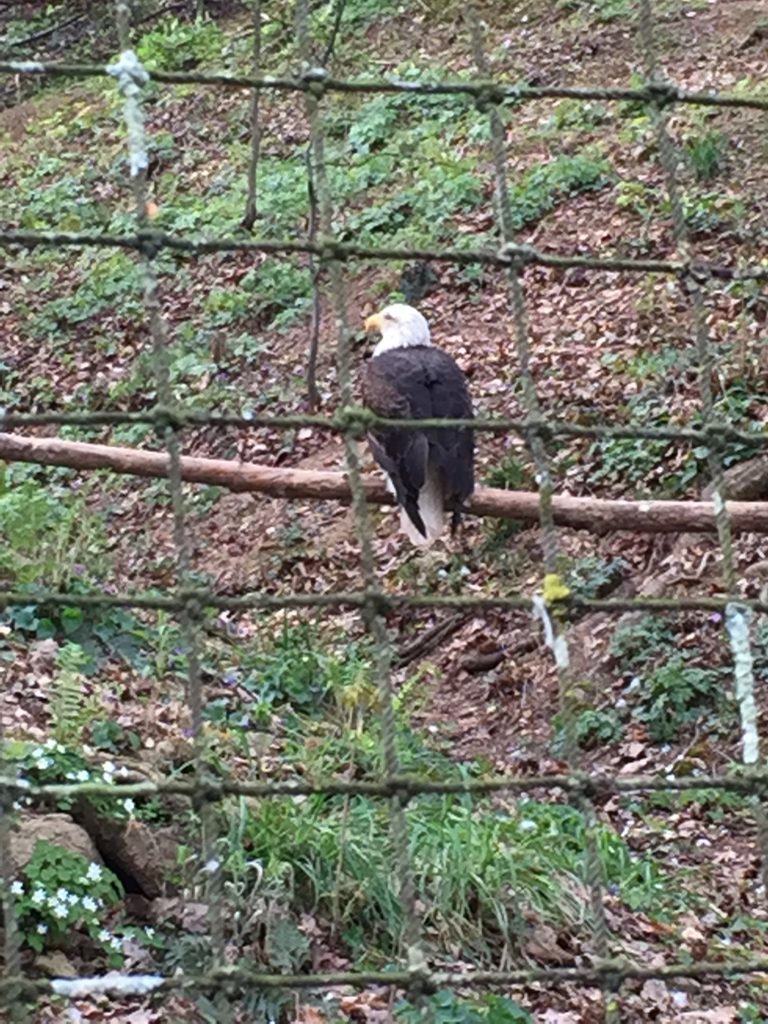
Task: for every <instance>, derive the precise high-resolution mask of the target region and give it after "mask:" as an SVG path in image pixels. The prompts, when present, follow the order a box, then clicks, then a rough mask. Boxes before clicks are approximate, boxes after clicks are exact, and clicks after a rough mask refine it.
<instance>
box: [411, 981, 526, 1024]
mask: <svg viewBox="0 0 768 1024" xmlns="http://www.w3.org/2000/svg"><path fill="white" fill-rule="evenodd" d="M394 1016H395V1020H398V1021H402V1022H403V1024H421V1022H422V1021H427V1020H428V1021H430V1022H431V1024H529V1022H530V1024H532V1022H533V1017H532V1016H531V1015H530V1013H528V1011H527V1010H524V1009H523V1008H522V1007H521V1006H520V1005H518V1003H516V1002H515V1001H514V1000H512V999H510V998H509V997H508V996H497V995H494V994H493V993H488V994H487V995H484V996H476V997H474V998H467V997H466V996H459V995H457V994H456V993H455V992H452V991H450V990H449V989H441V990H440V991H439V992H435V993H434V995H431V996H428V997H427V998H426V999H425V1000H424V1001H423V1002H422V1004H421V1005H419V1006H414V1005H413V1004H412V1003H409V1002H408V1001H407V1000H402V1001H401V1002H399V1003H397V1004H396V1005H395V1008H394Z"/></svg>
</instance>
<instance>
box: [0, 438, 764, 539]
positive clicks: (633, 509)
mask: <svg viewBox="0 0 768 1024" xmlns="http://www.w3.org/2000/svg"><path fill="white" fill-rule="evenodd" d="M0 459H4V460H6V461H8V462H33V463H36V464H38V465H43V466H69V467H70V468H71V469H79V470H87V469H111V470H112V471H113V472H115V473H129V474H131V475H133V476H146V477H165V476H167V475H168V456H167V455H166V454H165V453H164V452H150V451H143V450H140V449H136V448H117V447H114V446H112V445H104V444H83V443H81V442H77V441H60V440H58V439H57V438H50V437H25V436H24V435H22V434H3V433H0ZM181 475H182V478H183V479H184V480H186V481H188V482H189V483H198V484H213V485H215V486H218V487H225V488H227V490H230V491H256V492H258V493H260V494H268V495H270V496H272V497H275V498H314V499H317V500H326V501H327V500H335V501H341V502H344V503H347V504H348V503H349V502H350V501H351V497H352V496H351V493H350V489H349V484H348V482H347V478H346V475H345V474H344V473H339V472H332V471H326V470H314V469H313V470H309V469H284V468H282V467H281V468H277V467H274V466H261V465H256V464H255V463H251V462H230V461H227V460H224V459H200V458H197V457H194V456H190V455H185V456H184V457H183V458H182V460H181ZM363 489H364V491H365V497H366V500H367V501H369V502H371V503H373V504H375V505H391V504H393V498H392V495H391V494H390V493H389V492H388V491H387V489H386V487H385V486H384V481H383V480H382V479H380V478H379V477H378V476H376V477H373V476H366V477H364V478H363ZM727 508H728V512H729V514H730V517H731V526H732V528H733V529H734V530H736V531H741V532H744V531H750V532H756V533H768V502H765V501H760V502H757V501H756V502H749V501H729V502H728V503H727ZM467 511H468V512H469V513H470V514H472V515H476V516H492V517H495V518H499V519H519V520H521V521H523V522H536V521H537V520H538V518H539V496H538V495H537V494H535V493H532V492H530V491H502V490H496V489H494V488H491V487H479V488H478V489H477V490H476V491H475V494H474V495H473V497H472V500H471V501H470V502H469V504H468V506H467ZM552 511H553V514H554V518H555V522H556V523H558V524H560V525H561V526H569V527H571V528H572V529H576V530H590V531H592V532H593V533H609V532H611V531H613V530H634V531H637V532H639V533H680V532H683V531H690V532H695V533H702V532H712V531H714V529H715V514H714V509H713V505H712V503H711V502H708V501H610V500H603V499H600V498H572V497H565V496H557V497H555V498H554V499H553V501H552Z"/></svg>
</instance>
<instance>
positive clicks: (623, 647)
mask: <svg viewBox="0 0 768 1024" xmlns="http://www.w3.org/2000/svg"><path fill="white" fill-rule="evenodd" d="M611 648H612V653H613V655H614V657H615V658H616V660H617V662H618V664H619V667H620V668H621V669H622V670H623V671H625V672H626V673H627V675H630V676H631V677H632V678H631V680H630V685H629V687H628V690H627V692H628V693H631V694H632V695H633V697H634V700H635V701H636V707H635V710H634V714H635V716H636V717H637V718H638V719H639V720H640V721H642V722H644V723H645V725H646V728H647V729H648V733H649V735H650V737H651V739H653V740H654V741H656V742H659V743H661V742H666V741H669V740H671V739H674V738H675V737H676V736H677V735H678V734H679V733H680V732H681V731H684V730H685V729H687V728H689V727H690V726H691V725H693V724H695V723H696V722H699V721H701V720H703V719H706V720H707V721H711V723H712V725H713V726H714V725H716V724H717V723H718V721H722V720H724V719H725V718H726V717H727V712H728V709H729V704H728V703H727V701H726V694H725V688H724V685H723V683H724V679H725V677H726V670H725V669H724V668H721V667H716V666H713V667H708V666H706V665H704V666H702V665H700V664H698V663H697V659H698V658H700V651H699V650H697V649H695V648H693V649H688V650H683V651H681V650H680V649H679V644H678V641H677V637H676V631H675V628H674V626H673V625H672V624H671V623H670V622H669V621H666V620H664V619H663V618H661V617H654V616H650V615H648V616H645V617H644V618H643V619H641V620H640V621H639V622H637V623H635V624H634V625H631V626H625V627H623V628H621V629H619V630H617V631H616V633H615V635H614V637H613V640H612V644H611Z"/></svg>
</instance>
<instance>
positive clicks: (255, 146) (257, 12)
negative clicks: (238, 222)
mask: <svg viewBox="0 0 768 1024" xmlns="http://www.w3.org/2000/svg"><path fill="white" fill-rule="evenodd" d="M253 74H254V77H256V78H258V77H259V75H261V0H253ZM260 103H261V92H260V91H259V90H258V89H254V90H253V96H252V98H251V159H250V162H249V164H248V199H247V200H246V203H245V216H244V217H243V220H242V227H244V228H245V230H246V231H250V230H251V229H252V228H253V225H254V224H255V223H256V216H257V210H256V182H257V176H258V168H259V154H260V152H261V121H260V119H259V107H260Z"/></svg>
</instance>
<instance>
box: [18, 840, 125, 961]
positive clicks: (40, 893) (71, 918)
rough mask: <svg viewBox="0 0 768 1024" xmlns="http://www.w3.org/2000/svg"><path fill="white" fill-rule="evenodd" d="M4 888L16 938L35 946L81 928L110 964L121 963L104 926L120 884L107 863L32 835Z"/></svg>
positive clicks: (116, 945) (58, 941) (62, 939)
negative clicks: (24, 858) (22, 863)
mask: <svg viewBox="0 0 768 1024" xmlns="http://www.w3.org/2000/svg"><path fill="white" fill-rule="evenodd" d="M10 888H11V894H12V896H13V898H14V904H15V908H16V914H17V920H18V923H19V929H20V931H21V935H22V938H23V940H24V941H25V942H26V944H27V945H28V946H29V947H30V948H31V949H34V950H36V951H37V952H40V951H41V950H42V949H43V948H44V947H45V945H46V944H51V945H61V944H63V943H65V942H66V941H67V940H68V939H69V938H70V937H71V933H72V932H73V931H74V932H85V933H86V934H87V935H89V936H90V938H91V940H92V941H93V942H94V944H95V945H96V946H97V947H98V948H100V949H101V950H102V952H104V953H105V954H106V956H107V959H108V961H109V963H110V964H111V965H112V966H115V967H119V966H120V965H121V964H122V962H123V956H122V943H121V941H120V939H119V938H118V937H117V936H116V935H115V934H114V933H112V932H110V931H109V929H108V928H107V927H105V918H106V916H107V914H108V913H110V912H111V911H112V908H114V907H115V905H116V904H117V903H118V902H119V901H120V899H121V897H122V895H123V888H122V885H121V884H120V882H119V880H118V878H117V876H116V875H115V874H113V872H111V871H110V870H109V869H108V868H105V867H102V866H101V865H99V864H96V863H94V862H92V861H89V860H87V859H86V858H85V857H83V856H82V854H79V853H74V852H72V851H70V850H66V849H64V848H63V847H61V846H56V845H54V844H53V843H49V842H48V841H47V840H45V839H38V841H37V842H36V843H35V848H34V850H33V852H32V856H31V858H30V859H29V862H28V863H27V865H26V867H25V868H24V870H23V871H22V873H21V875H20V877H19V878H17V879H15V880H14V881H13V882H12V883H11V887H10Z"/></svg>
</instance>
